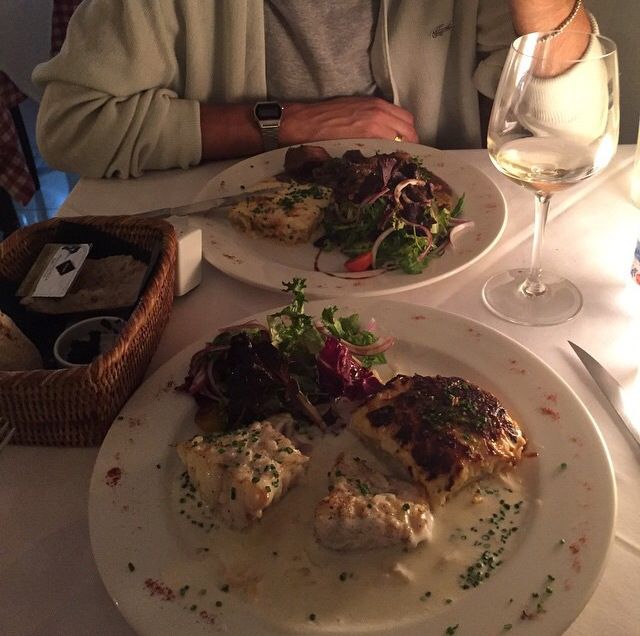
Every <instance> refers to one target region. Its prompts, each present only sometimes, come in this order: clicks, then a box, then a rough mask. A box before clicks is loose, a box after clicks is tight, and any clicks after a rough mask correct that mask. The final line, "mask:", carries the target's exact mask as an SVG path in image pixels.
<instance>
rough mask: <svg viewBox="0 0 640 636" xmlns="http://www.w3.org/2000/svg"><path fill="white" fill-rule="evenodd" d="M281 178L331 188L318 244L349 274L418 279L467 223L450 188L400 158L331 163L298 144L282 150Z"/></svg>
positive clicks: (358, 156)
mask: <svg viewBox="0 0 640 636" xmlns="http://www.w3.org/2000/svg"><path fill="white" fill-rule="evenodd" d="M323 153H324V154H323ZM285 174H286V175H288V176H290V177H292V178H293V179H295V180H297V181H299V182H302V183H314V184H318V185H322V186H328V187H330V188H331V189H332V191H333V201H332V202H331V203H330V204H329V206H328V207H327V209H326V211H325V215H324V220H323V229H324V235H323V236H322V238H321V239H319V240H318V241H316V246H317V247H319V248H320V249H322V250H325V251H327V250H332V249H336V248H337V249H339V250H340V251H341V252H342V253H343V254H345V255H346V256H348V257H349V260H347V261H346V263H345V268H346V269H347V271H349V272H365V271H368V270H375V271H376V272H378V273H382V272H384V271H386V270H388V269H401V270H402V271H404V272H406V273H408V274H418V273H420V272H422V271H423V270H424V268H425V267H427V265H428V264H429V262H430V261H431V260H432V259H433V258H434V257H436V256H439V255H441V254H442V253H443V251H444V249H445V248H446V246H447V245H448V244H449V242H450V237H451V231H452V230H453V229H454V228H455V227H458V226H464V225H468V224H470V221H468V220H465V219H461V218H460V215H461V213H462V209H463V206H464V195H463V196H461V197H459V198H458V199H457V201H455V197H454V195H453V192H452V190H451V188H450V186H449V185H448V184H447V183H446V182H445V181H443V180H442V179H440V178H439V177H438V176H437V175H435V174H434V173H432V172H431V171H429V170H428V169H427V168H426V167H425V166H424V165H423V163H422V161H421V160H420V159H419V158H418V157H414V156H411V155H409V154H408V153H406V152H402V151H396V152H393V153H388V154H382V153H379V154H375V155H373V156H371V157H366V156H364V155H363V154H362V153H361V152H360V151H359V150H349V151H347V152H345V153H344V154H343V156H342V157H330V156H329V155H328V153H326V151H324V149H322V148H320V147H317V146H300V147H297V148H293V149H290V151H288V153H287V156H286V157H285Z"/></svg>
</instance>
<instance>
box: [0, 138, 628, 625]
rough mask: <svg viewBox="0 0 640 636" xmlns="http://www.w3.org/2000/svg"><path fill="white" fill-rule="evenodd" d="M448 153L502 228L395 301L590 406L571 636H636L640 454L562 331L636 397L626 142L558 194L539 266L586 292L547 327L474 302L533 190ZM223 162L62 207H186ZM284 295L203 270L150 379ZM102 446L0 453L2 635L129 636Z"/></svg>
mask: <svg viewBox="0 0 640 636" xmlns="http://www.w3.org/2000/svg"><path fill="white" fill-rule="evenodd" d="M454 154H455V156H456V157H458V158H459V159H460V160H462V161H467V162H469V163H473V164H474V165H475V166H477V167H478V168H479V169H481V170H483V171H484V172H486V174H487V175H489V176H490V177H491V178H492V179H494V180H495V181H496V182H497V183H498V185H499V186H500V188H501V189H502V191H503V193H504V195H505V197H506V200H507V202H508V212H509V221H508V226H507V230H506V232H505V234H504V236H503V237H502V239H501V240H500V242H499V244H498V246H497V247H496V248H495V249H494V250H493V251H492V252H491V253H490V254H489V255H487V256H486V257H485V258H483V259H482V260H481V261H480V262H479V263H478V264H476V265H474V266H473V267H471V268H469V269H467V270H465V271H464V272H462V273H460V274H458V275H456V276H455V277H454V278H451V279H449V280H444V281H442V282H440V283H437V284H433V285H429V286H426V287H423V288H421V289H418V290H414V291H410V292H406V293H402V294H398V295H397V296H394V298H397V299H398V300H403V301H408V302H413V303H418V304H422V305H425V306H433V307H438V308H441V309H445V310H448V311H453V312H456V313H459V314H462V315H465V316H468V317H471V318H473V319H476V320H480V321H482V322H484V323H486V324H488V325H490V326H492V327H495V328H497V329H499V330H500V331H502V332H503V333H505V334H507V335H509V336H511V337H513V338H515V339H516V340H518V341H519V342H521V343H522V344H524V345H525V346H526V347H528V348H530V349H531V350H532V351H534V352H535V353H536V354H537V355H539V356H540V357H541V358H542V359H544V360H545V361H546V362H547V363H548V364H550V365H551V366H552V367H553V368H554V369H555V370H556V371H557V372H558V373H559V374H560V375H561V376H562V377H563V378H565V380H567V382H568V383H569V384H570V385H571V386H572V387H573V388H574V390H575V391H576V392H577V394H578V395H579V396H580V397H581V399H582V400H583V401H584V403H585V404H586V406H587V407H588V409H589V410H590V411H591V413H592V415H593V417H594V418H595V420H596V422H598V424H599V426H600V428H601V431H602V433H603V435H604V438H605V440H606V443H607V445H608V447H609V451H610V453H611V456H612V459H613V464H614V467H615V473H616V480H617V487H618V497H619V506H618V518H617V523H616V536H615V541H614V543H613V546H612V549H611V553H610V557H609V561H608V564H607V568H606V570H605V573H604V576H603V578H602V580H601V582H600V584H599V586H598V588H597V590H596V592H595V594H594V595H593V597H592V598H591V600H590V601H589V603H588V605H587V607H586V608H585V610H584V611H583V612H582V613H581V614H580V616H579V617H578V618H577V620H576V621H575V623H574V624H573V625H572V626H571V627H570V629H569V630H568V632H567V634H569V635H570V636H594V635H599V634H602V635H606V636H629V635H632V634H640V603H639V602H638V600H637V594H638V590H639V589H640V515H639V514H638V487H639V485H640V461H639V457H640V455H636V454H634V450H633V449H632V447H631V446H630V444H629V443H628V441H627V438H626V437H625V436H624V435H623V434H622V433H621V432H620V429H619V428H618V425H617V423H616V421H615V419H614V416H613V415H612V411H611V409H610V407H609V406H608V403H607V402H606V401H605V400H604V398H603V397H602V396H601V394H600V393H599V392H598V390H597V389H596V388H595V387H594V384H593V382H592V380H591V379H590V378H589V376H588V375H587V374H586V372H585V370H584V368H582V366H581V365H580V364H579V362H578V360H577V359H576V358H575V356H574V355H573V353H572V352H571V351H570V349H569V347H568V345H567V339H568V338H570V339H571V340H573V341H575V342H577V343H578V344H581V345H583V346H584V347H585V348H587V349H588V350H589V351H590V352H591V353H593V355H595V356H596V357H597V358H598V359H599V360H600V361H601V362H602V363H603V364H604V365H605V366H606V367H607V368H608V369H609V370H610V371H611V372H612V373H613V374H614V375H615V376H616V377H617V378H618V379H619V380H620V381H621V383H623V384H624V385H625V386H626V387H627V388H629V390H630V391H632V392H633V394H634V395H635V396H636V398H637V397H638V396H639V395H640V378H639V377H638V362H639V360H640V286H637V285H635V286H634V285H632V284H631V281H630V278H629V273H628V272H629V267H630V264H631V259H632V254H633V248H634V245H635V239H636V236H640V210H638V209H637V208H635V207H634V206H633V204H632V203H631V201H630V199H629V180H630V166H631V162H632V155H633V147H631V146H622V147H621V148H620V149H619V151H618V154H617V156H616V158H615V160H614V161H613V163H612V165H611V166H610V167H609V169H608V170H607V171H606V173H605V174H603V175H601V176H598V177H596V178H594V179H591V180H588V181H586V182H585V183H584V184H582V185H580V186H576V187H574V188H573V189H571V190H569V191H567V192H565V193H562V194H559V195H557V196H556V197H555V198H554V200H553V202H552V211H551V217H550V220H549V223H548V226H547V233H546V241H545V251H544V260H543V264H544V265H545V267H548V269H553V270H555V271H558V272H560V273H563V274H566V275H568V276H569V277H570V278H571V279H572V280H573V281H574V282H575V283H576V284H577V285H578V286H579V287H580V289H581V290H582V292H583V295H584V307H583V309H582V311H581V313H580V314H579V315H578V317H577V318H576V319H575V320H573V321H572V322H570V323H567V324H564V325H559V326H555V327H545V328H531V327H520V326H516V325H511V324H509V323H506V322H503V321H501V320H499V319H498V318H496V317H494V316H493V315H492V314H491V313H489V311H488V310H487V309H486V308H485V307H484V306H483V304H482V301H481V298H480V290H481V288H482V285H483V283H484V281H485V280H486V279H487V277H488V276H489V275H491V274H493V273H496V272H498V271H501V270H504V269H507V268H508V269H511V268H513V267H518V266H526V265H527V263H528V258H529V251H530V238H531V231H532V219H533V201H532V195H531V194H530V193H529V192H527V191H525V190H523V189H521V188H519V187H518V186H516V185H514V184H513V183H511V182H509V181H508V180H507V179H506V178H503V177H502V176H500V175H499V174H498V173H497V172H496V171H495V169H494V168H493V167H492V166H491V164H490V161H489V158H488V156H487V154H486V152H484V151H478V150H468V151H455V153H454ZM225 165H228V164H226V163H221V164H211V165H205V166H201V167H198V168H196V169H193V170H190V171H188V172H183V171H172V172H168V173H164V174H149V175H146V176H145V177H143V178H141V179H139V180H131V181H118V180H110V181H98V180H89V179H85V180H82V181H80V183H79V184H78V185H77V186H76V188H75V189H74V191H73V192H72V193H71V195H70V196H69V198H68V200H67V202H66V203H65V205H64V206H63V208H62V210H61V214H64V215H77V214H95V213H100V214H109V213H124V212H136V211H143V210H149V209H154V208H159V207H165V206H170V205H179V204H182V203H187V202H189V201H191V200H192V199H193V196H194V193H197V192H198V191H199V190H200V189H201V187H202V186H203V185H204V184H205V183H206V182H207V180H208V179H210V178H211V176H212V175H214V174H216V173H217V172H218V171H219V170H220V169H221V168H222V167H224V166H225ZM285 301H286V299H285V297H284V296H283V295H282V294H279V293H276V292H269V291H264V290H260V289H257V288H252V287H250V286H248V285H245V284H242V283H239V282H237V281H235V280H232V279H230V278H228V277H226V276H225V275H223V274H222V273H220V272H218V271H216V270H214V269H213V268H212V267H210V266H209V265H207V264H205V265H204V276H203V282H202V284H201V285H200V287H198V288H197V289H195V290H194V291H192V292H191V293H189V294H188V295H187V296H185V297H183V298H179V299H176V303H175V306H174V311H173V313H172V316H171V320H170V322H169V325H168V327H167V329H166V331H165V333H164V335H163V338H162V341H161V343H160V346H159V348H158V350H157V352H156V355H155V357H154V358H153V360H152V362H151V365H150V367H149V373H151V372H153V371H154V370H155V369H157V368H158V367H159V366H160V365H161V364H162V363H164V362H165V361H167V360H168V359H169V358H170V357H171V356H172V355H174V354H175V353H176V352H178V351H180V350H181V349H182V348H183V347H184V346H185V345H187V344H189V343H191V342H192V341H194V340H197V339H203V338H210V336H211V335H212V334H213V333H214V332H215V329H216V327H219V326H222V325H223V324H229V323H232V322H234V321H235V320H237V319H239V318H241V317H243V316H245V315H248V314H252V313H254V312H257V311H260V310H264V309H268V308H271V307H274V306H278V305H282V304H283V303H284V302H285ZM97 452H98V450H97V449H57V448H26V447H16V446H13V447H9V448H7V449H6V450H5V451H3V452H2V454H0V537H1V539H0V633H2V634H11V635H27V634H29V635H34V636H35V635H41V636H45V635H46V636H54V635H57V634H60V635H62V634H65V635H66V634H113V635H129V634H131V633H132V631H131V629H130V628H129V627H128V626H127V624H126V623H125V621H124V619H123V618H122V617H121V616H120V614H119V613H118V610H117V609H116V607H115V606H113V604H112V603H111V601H110V599H109V597H108V595H107V593H106V591H105V590H104V588H103V586H102V583H101V581H100V578H99V576H98V573H97V570H96V567H95V565H94V562H93V558H92V554H91V547H90V545H89V533H88V524H87V500H88V486H89V480H90V476H91V471H92V467H93V463H94V460H95V458H96V455H97ZM479 636H480V635H479Z"/></svg>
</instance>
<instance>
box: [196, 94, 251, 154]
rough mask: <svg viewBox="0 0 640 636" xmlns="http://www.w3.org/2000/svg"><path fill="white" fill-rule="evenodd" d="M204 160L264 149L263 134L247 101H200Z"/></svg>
mask: <svg viewBox="0 0 640 636" xmlns="http://www.w3.org/2000/svg"><path fill="white" fill-rule="evenodd" d="M200 134H201V138H202V160H203V161H207V160H217V159H229V158H232V157H244V156H248V155H257V154H258V153H260V152H262V136H261V135H260V130H259V129H258V126H257V125H256V123H255V121H254V120H253V115H252V112H251V107H250V106H249V105H247V104H223V105H219V104H215V105H213V104H200Z"/></svg>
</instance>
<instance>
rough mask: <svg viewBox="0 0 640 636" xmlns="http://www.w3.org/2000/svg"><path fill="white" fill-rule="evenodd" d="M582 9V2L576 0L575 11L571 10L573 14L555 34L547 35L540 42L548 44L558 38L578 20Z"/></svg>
mask: <svg viewBox="0 0 640 636" xmlns="http://www.w3.org/2000/svg"><path fill="white" fill-rule="evenodd" d="M580 9H582V0H576V3H575V4H574V5H573V9H571V13H569V15H568V16H567V17H566V18H565V19H564V20H563V21H562V22H561V23H560V24H559V25H558V26H557V27H556V28H555V29H554V30H553V33H550V34H549V35H545V36H544V37H542V38H540V40H539V41H540V42H546V41H547V40H551V39H552V38H555V37H558V36H559V35H560V34H561V33H562V32H563V31H564V30H565V29H566V28H567V27H568V26H569V25H570V24H571V23H572V22H573V21H574V20H575V19H576V16H577V15H578V11H580Z"/></svg>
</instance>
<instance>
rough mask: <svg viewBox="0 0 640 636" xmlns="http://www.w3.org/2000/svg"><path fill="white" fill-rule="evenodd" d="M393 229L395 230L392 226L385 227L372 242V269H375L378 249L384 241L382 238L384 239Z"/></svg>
mask: <svg viewBox="0 0 640 636" xmlns="http://www.w3.org/2000/svg"><path fill="white" fill-rule="evenodd" d="M395 231H396V230H395V228H393V227H390V228H387V229H386V230H385V231H384V232H382V233H381V234H379V235H378V238H377V239H376V240H375V241H374V242H373V246H372V247H371V266H372V267H373V271H375V269H376V258H377V256H378V249H379V248H380V245H381V244H382V241H384V239H386V238H387V236H389V234H392V233H393V232H395Z"/></svg>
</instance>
